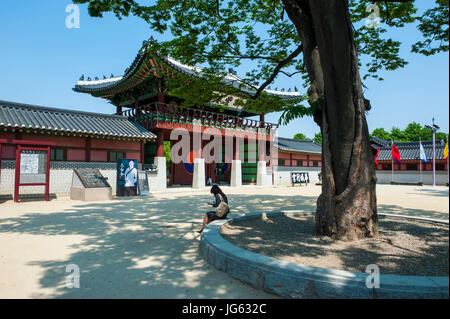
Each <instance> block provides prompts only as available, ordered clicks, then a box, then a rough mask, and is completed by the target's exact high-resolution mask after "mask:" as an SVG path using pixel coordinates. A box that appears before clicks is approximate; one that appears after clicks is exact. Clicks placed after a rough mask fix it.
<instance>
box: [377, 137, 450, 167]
mask: <svg viewBox="0 0 450 319" xmlns="http://www.w3.org/2000/svg"><path fill="white" fill-rule="evenodd" d="M379 141H384V143H383V144H384V145H385V146H382V147H379V145H374V147H376V148H379V149H380V153H379V155H378V160H379V161H390V160H392V149H391V142H390V141H385V140H382V139H378V140H374V137H372V143H373V144H378V143H376V142H379ZM445 143H446V142H445V141H444V140H437V141H436V159H437V160H442V159H444V148H445ZM394 145H395V146H396V147H397V148H398V150H399V151H400V158H401V159H402V160H417V159H419V157H420V149H419V142H418V141H417V142H394ZM422 145H423V149H424V151H425V154H426V155H427V159H428V160H430V159H433V141H422Z"/></svg>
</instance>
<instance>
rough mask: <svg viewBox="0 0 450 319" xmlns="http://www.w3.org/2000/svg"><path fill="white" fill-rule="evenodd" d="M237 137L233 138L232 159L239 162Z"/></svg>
mask: <svg viewBox="0 0 450 319" xmlns="http://www.w3.org/2000/svg"><path fill="white" fill-rule="evenodd" d="M239 151H240V150H239V136H236V137H235V138H234V158H233V159H235V160H239Z"/></svg>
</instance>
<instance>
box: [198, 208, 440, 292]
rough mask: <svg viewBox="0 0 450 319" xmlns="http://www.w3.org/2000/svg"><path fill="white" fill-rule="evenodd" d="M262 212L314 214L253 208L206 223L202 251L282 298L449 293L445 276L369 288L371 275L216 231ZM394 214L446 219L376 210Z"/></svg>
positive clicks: (393, 280) (389, 280) (400, 279)
mask: <svg viewBox="0 0 450 319" xmlns="http://www.w3.org/2000/svg"><path fill="white" fill-rule="evenodd" d="M262 214H266V215H268V216H269V215H274V214H284V215H286V216H293V215H304V214H314V213H311V212H306V211H284V212H272V213H252V214H246V215H242V216H240V217H237V218H234V219H232V220H220V221H215V222H212V223H210V224H209V225H208V226H207V227H206V228H205V230H204V231H203V233H202V236H201V240H200V248H199V249H200V254H201V255H202V256H203V258H204V259H205V260H206V262H208V263H209V264H211V265H212V266H214V267H215V268H217V269H219V270H222V271H224V272H226V273H228V275H230V276H231V277H233V278H235V279H239V280H241V281H243V282H245V283H247V284H250V285H251V286H254V287H255V288H258V289H261V290H263V291H266V292H269V293H273V294H276V295H279V296H282V297H285V298H365V299H371V298H446V299H448V298H449V277H448V276H447V277H437V276H436V277H432V276H402V275H383V274H380V275H379V276H380V277H379V283H380V285H379V288H368V287H367V285H366V281H368V282H369V283H370V282H371V281H370V278H369V279H368V277H369V276H370V274H368V273H360V272H351V271H343V270H335V269H327V268H319V267H312V266H307V265H301V264H297V263H293V262H287V261H283V260H279V259H276V258H272V257H268V256H263V255H260V254H256V253H253V252H251V251H248V250H245V249H242V248H240V247H237V246H235V245H233V244H231V243H230V242H228V241H227V240H225V239H224V238H223V237H222V235H221V234H220V228H221V227H222V226H223V225H224V224H226V223H230V222H233V221H238V220H243V219H251V218H261V215H262ZM379 215H380V216H383V215H386V216H389V217H395V218H411V219H416V220H422V221H424V222H433V223H442V224H447V225H448V221H443V220H434V219H428V218H418V217H413V216H402V215H392V214H379Z"/></svg>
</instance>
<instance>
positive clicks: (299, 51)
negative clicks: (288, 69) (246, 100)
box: [252, 44, 303, 99]
mask: <svg viewBox="0 0 450 319" xmlns="http://www.w3.org/2000/svg"><path fill="white" fill-rule="evenodd" d="M302 51H303V45H302V44H301V45H300V46H299V47H298V48H297V49H296V50H295V51H294V52H292V53H291V54H290V55H289V56H288V57H287V58H286V59H284V60H283V61H281V62H280V63H279V64H278V65H277V66H276V67H275V69H274V70H273V72H272V75H271V76H270V77H269V78H268V79H267V80H266V82H264V83H263V85H261V86H260V87H259V88H258V89H257V90H256V93H255V94H254V95H253V96H252V99H256V98H257V97H258V96H259V95H260V94H261V92H262V91H263V90H264V89H265V88H266V87H267V86H268V85H269V84H270V83H272V81H273V80H274V79H275V77H276V76H277V75H278V73H279V72H280V70H281V69H282V68H283V67H284V66H285V65H286V64H288V63H289V62H291V61H292V60H293V59H294V58H295V57H297V56H298V55H299V54H300V53H301V52H302Z"/></svg>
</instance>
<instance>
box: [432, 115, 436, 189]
mask: <svg viewBox="0 0 450 319" xmlns="http://www.w3.org/2000/svg"><path fill="white" fill-rule="evenodd" d="M433 187H436V128H435V126H434V118H433Z"/></svg>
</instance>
